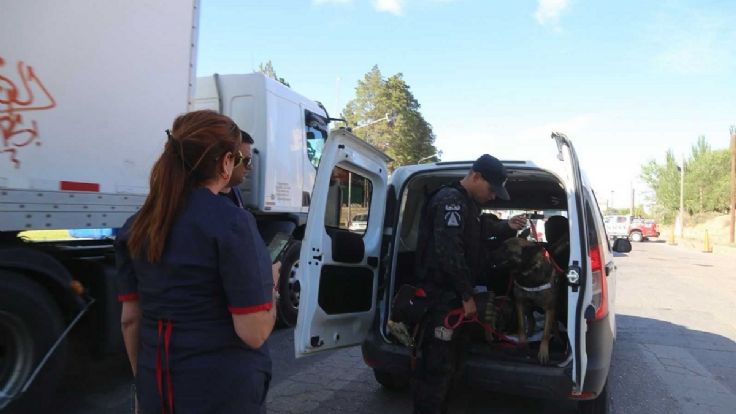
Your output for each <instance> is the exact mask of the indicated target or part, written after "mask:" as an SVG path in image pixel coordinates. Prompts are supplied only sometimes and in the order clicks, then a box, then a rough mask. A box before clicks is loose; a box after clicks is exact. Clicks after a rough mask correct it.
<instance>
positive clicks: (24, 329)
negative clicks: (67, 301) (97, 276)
mask: <svg viewBox="0 0 736 414" xmlns="http://www.w3.org/2000/svg"><path fill="white" fill-rule="evenodd" d="M0 281H2V284H3V288H2V289H0V410H2V408H3V405H4V404H5V403H7V402H8V401H3V397H4V396H11V395H15V394H17V393H19V392H20V391H21V389H22V388H23V386H24V385H25V383H26V381H27V380H28V378H29V377H30V376H31V375H32V373H33V371H34V370H35V369H36V367H37V366H38V364H39V362H40V361H41V359H42V358H43V357H44V356H45V355H46V353H47V352H48V350H49V349H50V348H51V346H52V345H53V344H54V342H56V340H57V339H58V338H59V336H60V335H61V333H62V331H63V329H64V324H63V319H62V317H61V312H60V311H59V308H58V306H57V305H56V303H55V302H54V300H53V299H52V298H51V296H50V295H49V293H48V292H47V291H46V289H44V288H43V287H41V286H40V285H38V284H37V283H35V282H33V281H31V280H29V279H28V278H26V277H24V276H22V275H19V274H17V273H11V272H6V271H0ZM65 359H66V341H64V342H62V343H61V344H60V345H59V347H58V348H57V349H56V351H55V352H54V354H53V355H52V356H51V358H50V359H49V361H48V362H47V363H46V365H45V366H44V367H43V369H42V370H41V372H40V373H39V375H38V376H37V377H36V379H35V380H34V382H33V383H32V384H31V386H30V387H29V388H28V390H27V391H26V392H25V394H23V396H22V397H20V398H19V399H16V400H14V401H13V402H12V403H11V404H10V405H9V406H8V407H7V408H8V410H9V411H10V412H15V411H18V412H40V411H43V410H44V407H43V404H44V402H45V401H46V402H48V401H49V400H50V399H49V398H48V396H49V395H52V394H53V393H54V391H55V388H56V385H57V381H58V379H59V376H60V375H61V370H62V368H63V365H64V361H65Z"/></svg>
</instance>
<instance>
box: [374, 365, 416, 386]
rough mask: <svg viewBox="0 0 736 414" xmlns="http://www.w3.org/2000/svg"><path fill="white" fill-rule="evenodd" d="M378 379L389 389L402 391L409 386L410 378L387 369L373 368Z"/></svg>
mask: <svg viewBox="0 0 736 414" xmlns="http://www.w3.org/2000/svg"><path fill="white" fill-rule="evenodd" d="M373 376H374V377H376V381H378V383H379V384H381V385H382V386H383V388H385V389H387V390H389V391H401V390H404V389H406V387H408V386H409V378H408V377H406V376H403V375H399V374H394V373H391V372H386V371H379V370H377V369H374V370H373Z"/></svg>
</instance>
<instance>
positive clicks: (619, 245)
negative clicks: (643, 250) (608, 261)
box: [613, 239, 631, 253]
mask: <svg viewBox="0 0 736 414" xmlns="http://www.w3.org/2000/svg"><path fill="white" fill-rule="evenodd" d="M613 251H614V252H617V253H628V252H630V251H631V242H630V241H629V240H628V239H616V241H615V242H613Z"/></svg>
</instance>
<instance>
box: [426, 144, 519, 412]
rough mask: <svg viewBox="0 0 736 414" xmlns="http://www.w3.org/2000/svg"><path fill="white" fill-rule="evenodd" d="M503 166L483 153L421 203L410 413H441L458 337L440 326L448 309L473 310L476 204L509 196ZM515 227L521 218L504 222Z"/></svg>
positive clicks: (478, 262) (478, 259)
mask: <svg viewBox="0 0 736 414" xmlns="http://www.w3.org/2000/svg"><path fill="white" fill-rule="evenodd" d="M506 178H507V174H506V169H505V168H504V166H503V164H501V162H500V161H499V160H498V159H497V158H495V157H492V156H490V155H488V154H484V155H482V156H481V157H480V158H478V159H477V160H476V161H475V162H474V163H473V166H472V168H471V170H470V171H469V172H468V174H467V175H466V176H465V177H464V178H463V179H462V180H460V181H458V182H455V183H453V184H451V185H449V186H445V187H441V188H440V189H439V190H437V191H436V192H435V193H433V194H431V195H430V197H429V200H428V201H427V203H426V204H425V207H424V210H423V214H422V217H421V220H420V224H419V238H418V240H419V242H418V246H417V263H416V269H417V278H418V280H419V284H420V285H422V287H424V290H425V291H426V292H427V294H428V297H429V299H430V303H431V304H432V305H430V308H429V310H428V313H427V317H426V318H425V325H424V328H423V334H422V339H421V345H420V347H421V351H422V356H421V358H420V360H419V362H418V365H417V367H416V369H415V371H414V389H413V394H414V395H413V397H414V413H416V414H420V413H421V414H424V413H439V412H446V411H447V394H448V391H449V387H450V384H451V382H452V377H453V376H454V373H455V372H456V370H457V368H458V357H459V354H460V353H461V351H462V349H463V348H464V346H465V340H464V338H461V337H459V336H458V335H453V334H454V332H452V331H451V330H449V329H447V328H445V327H444V324H443V322H444V318H445V316H446V315H447V313H448V311H450V310H451V309H454V308H459V307H460V306H462V308H463V310H464V313H465V316H471V315H473V314H475V313H476V312H477V311H476V304H475V301H474V299H473V288H474V282H475V280H476V279H477V277H478V274H479V272H480V270H481V267H482V260H483V258H482V254H481V252H482V251H483V250H482V244H481V225H480V221H479V218H480V207H479V206H480V205H482V204H485V203H487V202H489V201H492V200H494V199H495V198H499V199H502V200H509V199H510V197H509V193H508V192H507V191H506V188H505V184H506ZM506 223H507V224H508V227H510V228H511V229H513V230H518V229H520V228H522V227H523V226H524V225H525V224H526V220H525V218H523V217H522V216H517V217H513V218H512V219H510V220H509V221H507V222H506Z"/></svg>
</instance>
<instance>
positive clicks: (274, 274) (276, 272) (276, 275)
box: [271, 262, 281, 290]
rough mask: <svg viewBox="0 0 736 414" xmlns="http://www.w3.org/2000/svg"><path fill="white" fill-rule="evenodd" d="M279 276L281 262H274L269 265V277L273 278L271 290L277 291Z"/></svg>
mask: <svg viewBox="0 0 736 414" xmlns="http://www.w3.org/2000/svg"><path fill="white" fill-rule="evenodd" d="M280 274H281V262H276V263H274V264H273V265H271V276H272V277H273V288H274V289H275V290H278V288H279V275H280Z"/></svg>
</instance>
